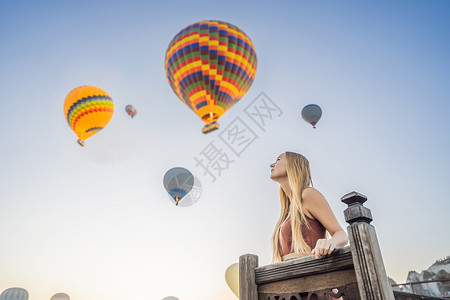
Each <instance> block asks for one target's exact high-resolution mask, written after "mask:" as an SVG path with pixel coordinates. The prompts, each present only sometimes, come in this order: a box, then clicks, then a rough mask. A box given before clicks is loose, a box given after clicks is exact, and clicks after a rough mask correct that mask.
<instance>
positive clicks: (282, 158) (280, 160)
mask: <svg viewBox="0 0 450 300" xmlns="http://www.w3.org/2000/svg"><path fill="white" fill-rule="evenodd" d="M285 176H287V171H286V153H282V154H280V155H279V156H278V157H277V160H276V161H275V162H274V163H272V164H270V179H272V180H273V181H278V179H279V178H282V177H285Z"/></svg>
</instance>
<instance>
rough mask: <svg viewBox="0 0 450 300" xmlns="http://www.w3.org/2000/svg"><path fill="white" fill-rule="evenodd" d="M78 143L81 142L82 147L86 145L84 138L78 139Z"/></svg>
mask: <svg viewBox="0 0 450 300" xmlns="http://www.w3.org/2000/svg"><path fill="white" fill-rule="evenodd" d="M78 144H80V146H81V147H84V141H83V140H82V139H79V140H78Z"/></svg>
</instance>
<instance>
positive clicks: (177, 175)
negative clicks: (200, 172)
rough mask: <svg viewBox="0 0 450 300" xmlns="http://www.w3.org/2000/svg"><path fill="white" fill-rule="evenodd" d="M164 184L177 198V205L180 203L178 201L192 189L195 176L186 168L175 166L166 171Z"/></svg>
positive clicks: (173, 197)
mask: <svg viewBox="0 0 450 300" xmlns="http://www.w3.org/2000/svg"><path fill="white" fill-rule="evenodd" d="M163 184H164V188H165V189H166V191H167V192H168V193H169V195H170V196H171V197H172V199H173V200H175V205H178V202H180V200H181V199H183V197H184V196H186V195H187V194H188V193H189V192H190V191H191V190H192V186H193V185H194V176H193V175H192V173H191V172H190V171H189V170H187V169H185V168H181V167H175V168H172V169H170V170H169V171H167V172H166V174H165V175H164V179H163Z"/></svg>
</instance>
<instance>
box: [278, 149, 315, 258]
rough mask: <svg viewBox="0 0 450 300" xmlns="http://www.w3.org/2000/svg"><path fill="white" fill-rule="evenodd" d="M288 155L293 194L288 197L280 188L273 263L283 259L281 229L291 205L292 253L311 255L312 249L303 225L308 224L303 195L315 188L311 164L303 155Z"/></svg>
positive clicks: (288, 153)
mask: <svg viewBox="0 0 450 300" xmlns="http://www.w3.org/2000/svg"><path fill="white" fill-rule="evenodd" d="M285 154H286V171H287V177H288V181H289V186H290V188H291V191H292V194H291V195H286V193H285V192H284V190H283V189H282V188H281V186H280V202H281V213H280V218H279V219H278V222H277V224H276V226H275V231H274V233H273V236H272V248H273V257H272V261H273V262H280V261H282V259H281V238H282V236H281V227H282V226H283V223H284V222H285V221H286V219H287V218H288V217H289V212H290V209H291V207H290V205H291V204H292V205H293V213H292V215H291V216H290V218H291V229H292V244H291V251H294V252H295V253H299V254H300V255H309V254H311V248H310V247H309V246H308V244H306V242H305V240H304V239H303V235H302V231H301V225H302V224H306V226H309V224H308V222H306V217H305V214H304V212H303V205H302V193H303V190H304V189H305V188H307V187H309V186H313V183H312V179H311V171H310V169H309V162H308V160H307V159H306V157H304V156H303V155H301V154H298V153H294V152H285Z"/></svg>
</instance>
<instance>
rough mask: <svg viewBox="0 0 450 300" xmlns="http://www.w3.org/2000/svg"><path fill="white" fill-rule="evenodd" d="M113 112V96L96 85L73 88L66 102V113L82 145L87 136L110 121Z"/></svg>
mask: <svg viewBox="0 0 450 300" xmlns="http://www.w3.org/2000/svg"><path fill="white" fill-rule="evenodd" d="M113 113H114V103H113V101H112V99H111V96H109V94H108V93H107V92H105V91H104V90H102V89H101V88H98V87H95V86H89V85H85V86H80V87H77V88H75V89H73V90H72V91H71V92H70V93H69V94H68V95H67V97H66V100H65V102H64V115H65V117H66V120H67V122H68V123H69V126H70V128H72V130H73V131H74V132H75V134H76V135H77V136H78V138H79V140H78V143H79V144H80V145H81V146H84V141H85V140H86V139H87V138H89V137H91V136H92V135H94V134H96V133H97V132H99V131H100V130H102V129H103V128H104V127H105V126H106V125H107V124H108V123H109V121H110V120H111V118H112V115H113Z"/></svg>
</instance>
